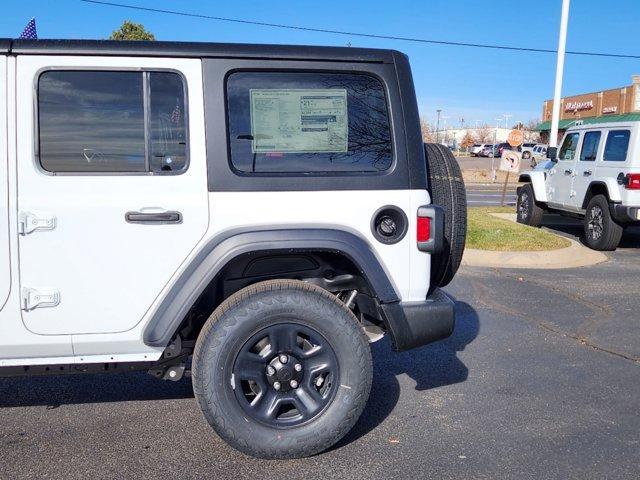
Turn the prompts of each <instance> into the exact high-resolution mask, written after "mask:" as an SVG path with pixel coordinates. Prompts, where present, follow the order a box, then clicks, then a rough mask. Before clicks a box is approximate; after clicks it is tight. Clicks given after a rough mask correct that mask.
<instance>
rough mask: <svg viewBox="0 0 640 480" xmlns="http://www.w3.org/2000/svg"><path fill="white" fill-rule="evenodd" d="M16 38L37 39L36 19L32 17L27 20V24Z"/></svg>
mask: <svg viewBox="0 0 640 480" xmlns="http://www.w3.org/2000/svg"><path fill="white" fill-rule="evenodd" d="M18 38H26V39H29V40H37V39H38V32H36V19H35V18H32V19H31V20H29V23H27V26H26V27H24V30H23V31H22V33H21V34H20V36H19V37H18Z"/></svg>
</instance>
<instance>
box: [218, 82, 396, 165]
mask: <svg viewBox="0 0 640 480" xmlns="http://www.w3.org/2000/svg"><path fill="white" fill-rule="evenodd" d="M227 99H228V111H229V136H230V139H229V143H230V146H231V162H232V164H233V166H234V167H235V168H236V169H237V170H240V171H241V172H256V173H330V172H381V171H384V170H387V169H388V168H390V167H391V165H392V163H393V156H392V145H391V131H390V126H389V116H388V112H387V103H386V99H385V93H384V88H383V86H382V84H381V83H380V81H379V80H377V79H376V78H374V77H371V76H368V75H361V74H342V73H321V72H314V73H298V72H296V73H286V72H238V73H234V74H232V75H231V76H230V77H229V80H228V83H227Z"/></svg>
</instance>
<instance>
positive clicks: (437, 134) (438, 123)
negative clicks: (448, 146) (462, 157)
mask: <svg viewBox="0 0 640 480" xmlns="http://www.w3.org/2000/svg"><path fill="white" fill-rule="evenodd" d="M440 112H442V110H440V109H438V110H436V113H437V114H438V119H437V120H436V143H439V140H438V137H439V133H440Z"/></svg>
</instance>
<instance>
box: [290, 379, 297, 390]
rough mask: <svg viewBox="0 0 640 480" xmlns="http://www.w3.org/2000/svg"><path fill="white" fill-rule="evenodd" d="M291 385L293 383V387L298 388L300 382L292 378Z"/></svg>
mask: <svg viewBox="0 0 640 480" xmlns="http://www.w3.org/2000/svg"><path fill="white" fill-rule="evenodd" d="M289 385H291V388H298V382H296V381H295V380H291V381H290V382H289Z"/></svg>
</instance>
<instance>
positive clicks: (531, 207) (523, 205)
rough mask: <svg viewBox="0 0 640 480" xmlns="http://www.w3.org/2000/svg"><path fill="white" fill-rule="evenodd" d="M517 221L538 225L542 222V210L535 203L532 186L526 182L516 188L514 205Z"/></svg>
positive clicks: (531, 225) (533, 225) (532, 225)
mask: <svg viewBox="0 0 640 480" xmlns="http://www.w3.org/2000/svg"><path fill="white" fill-rule="evenodd" d="M516 214H517V220H518V223H522V224H524V225H529V226H530V227H539V226H540V224H541V223H542V215H543V214H544V210H543V209H542V208H540V207H539V206H538V205H537V204H536V198H535V195H534V193H533V187H532V186H531V184H530V183H526V184H524V185H523V186H521V187H520V188H519V189H518V202H517V205H516Z"/></svg>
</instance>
